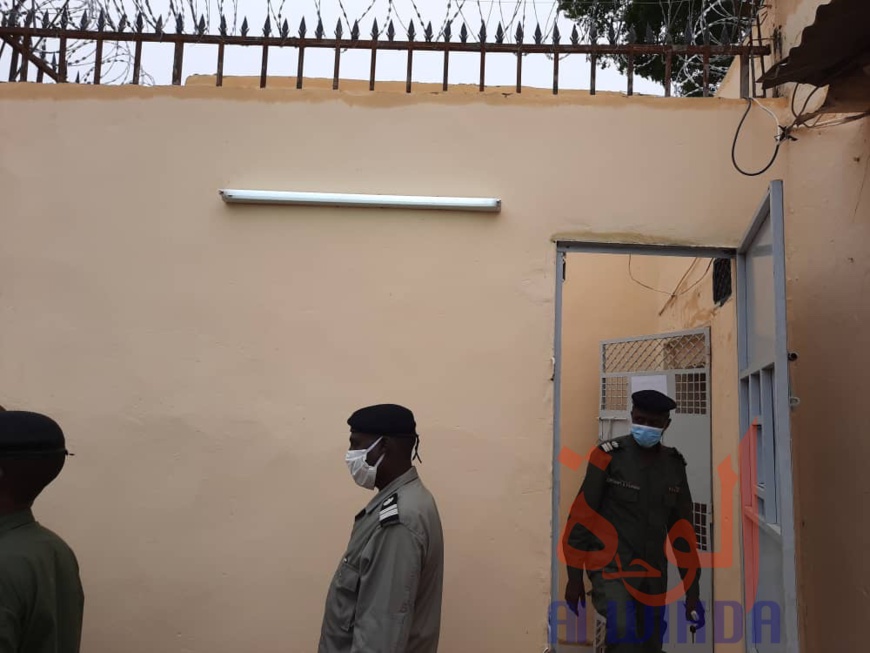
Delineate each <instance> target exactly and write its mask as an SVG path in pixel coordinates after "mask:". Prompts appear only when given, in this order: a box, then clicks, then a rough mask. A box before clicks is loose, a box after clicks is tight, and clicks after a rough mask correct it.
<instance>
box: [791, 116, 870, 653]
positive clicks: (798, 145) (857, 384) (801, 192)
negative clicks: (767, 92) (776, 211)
mask: <svg viewBox="0 0 870 653" xmlns="http://www.w3.org/2000/svg"><path fill="white" fill-rule="evenodd" d="M785 161H786V162H787V166H788V167H787V171H786V182H785V184H784V193H785V208H786V213H785V225H786V226H785V228H786V249H787V259H786V266H787V267H786V271H787V276H788V314H789V325H790V328H789V348H790V349H791V350H792V351H795V352H797V353H798V355H799V358H798V360H797V361H796V362H794V363H793V364H792V366H791V373H792V392H793V393H794V394H795V395H796V396H797V397H799V398H800V399H801V404H800V406H799V407H797V408H796V409H794V410H793V411H792V414H791V416H792V440H793V452H794V457H795V461H794V464H795V483H796V486H797V498H796V500H797V507H796V515H795V522H796V524H797V529H798V531H797V536H798V542H797V543H798V555H799V561H800V567H799V573H798V582H799V593H800V600H801V603H800V606H799V608H800V615H801V617H802V625H803V633H802V635H803V637H804V647H803V650H804V651H821V650H825V649H826V648H827V647H829V646H830V642H831V641H832V638H833V641H836V642H837V645H838V649H839V650H842V651H849V652H852V651H855V652H858V651H864V650H866V648H867V639H866V637H867V634H866V626H865V623H864V621H865V620H866V619H865V618H866V615H867V614H868V611H870V565H868V564H867V562H866V555H867V551H868V550H870V523H868V522H867V520H866V519H865V518H864V514H866V511H865V513H862V512H861V511H862V508H861V506H863V505H864V502H865V500H866V497H867V496H868V494H870V477H868V474H867V469H866V467H867V461H868V460H870V442H868V439H867V438H866V437H864V436H863V433H864V432H865V431H866V421H867V419H866V411H865V410H864V406H863V397H862V393H863V392H864V391H865V389H866V388H867V387H868V386H870V372H868V370H870V334H868V330H867V329H866V328H865V325H866V324H867V322H868V320H870V301H868V297H870V261H868V257H867V253H868V251H870V183H868V176H870V173H868V162H870V122H868V121H867V120H864V121H862V122H860V123H852V124H848V125H841V126H839V127H831V128H827V129H822V130H813V131H812V132H809V131H808V132H805V133H803V134H802V137H801V139H800V140H799V141H797V142H795V143H792V144H791V146H790V147H789V148H788V151H787V152H786V156H785Z"/></svg>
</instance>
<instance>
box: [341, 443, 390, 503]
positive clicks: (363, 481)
mask: <svg viewBox="0 0 870 653" xmlns="http://www.w3.org/2000/svg"><path fill="white" fill-rule="evenodd" d="M382 439H383V438H378V439H377V440H375V441H374V442H373V443H372V446H370V447H369V448H368V449H351V450H350V451H348V452H347V453H346V454H344V461H345V462H346V463H347V468H348V469H349V470H350V475H351V476H353V480H354V481H356V484H357V485H359V486H360V487H364V488H365V489H367V490H371V489H372V488H374V487H375V477H376V476H377V474H378V465H380V464H381V461H382V460H383V459H384V455H383V454H381V457H380V458H379V459H378V462H376V463H375V464H374V465H369V464H368V462H366V456H368V455H369V451H371V450H372V449H374V448H375V445H377V443H378V442H380V441H381V440H382Z"/></svg>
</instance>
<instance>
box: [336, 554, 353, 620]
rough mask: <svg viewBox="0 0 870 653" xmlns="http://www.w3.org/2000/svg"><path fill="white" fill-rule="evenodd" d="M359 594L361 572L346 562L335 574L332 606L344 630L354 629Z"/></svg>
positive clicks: (343, 562)
mask: <svg viewBox="0 0 870 653" xmlns="http://www.w3.org/2000/svg"><path fill="white" fill-rule="evenodd" d="M358 594H359V570H357V569H356V568H355V567H353V566H352V565H351V564H350V563H348V562H347V560H344V561H342V563H341V566H340V567H339V568H338V571H337V572H336V574H335V595H334V604H333V606H332V609H333V611H334V612H333V614H334V616H335V619H336V621H337V622H338V625H339V627H341V629H342V630H345V631H350V630H351V629H352V628H353V623H354V617H355V616H356V602H357V595H358Z"/></svg>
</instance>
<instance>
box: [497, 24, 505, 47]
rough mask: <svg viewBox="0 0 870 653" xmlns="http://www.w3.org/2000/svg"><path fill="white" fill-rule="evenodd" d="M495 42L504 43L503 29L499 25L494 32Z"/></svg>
mask: <svg viewBox="0 0 870 653" xmlns="http://www.w3.org/2000/svg"><path fill="white" fill-rule="evenodd" d="M495 42H496V43H504V28H503V27H502V26H501V23H499V24H498V27H497V28H496V30H495Z"/></svg>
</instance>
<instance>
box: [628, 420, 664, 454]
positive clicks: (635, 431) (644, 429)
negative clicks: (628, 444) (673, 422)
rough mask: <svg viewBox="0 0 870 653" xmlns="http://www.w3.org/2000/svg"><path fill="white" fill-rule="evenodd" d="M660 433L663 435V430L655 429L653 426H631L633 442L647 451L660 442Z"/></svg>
mask: <svg viewBox="0 0 870 653" xmlns="http://www.w3.org/2000/svg"><path fill="white" fill-rule="evenodd" d="M662 433H664V429H657V428H655V427H654V426H643V425H641V424H632V425H631V434H632V435H633V436H634V439H635V442H637V443H638V444H639V445H640V446H642V447H645V448H647V449H648V448H649V447H654V446H655V445H657V444H658V443H659V442H660V441H661V439H662Z"/></svg>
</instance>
